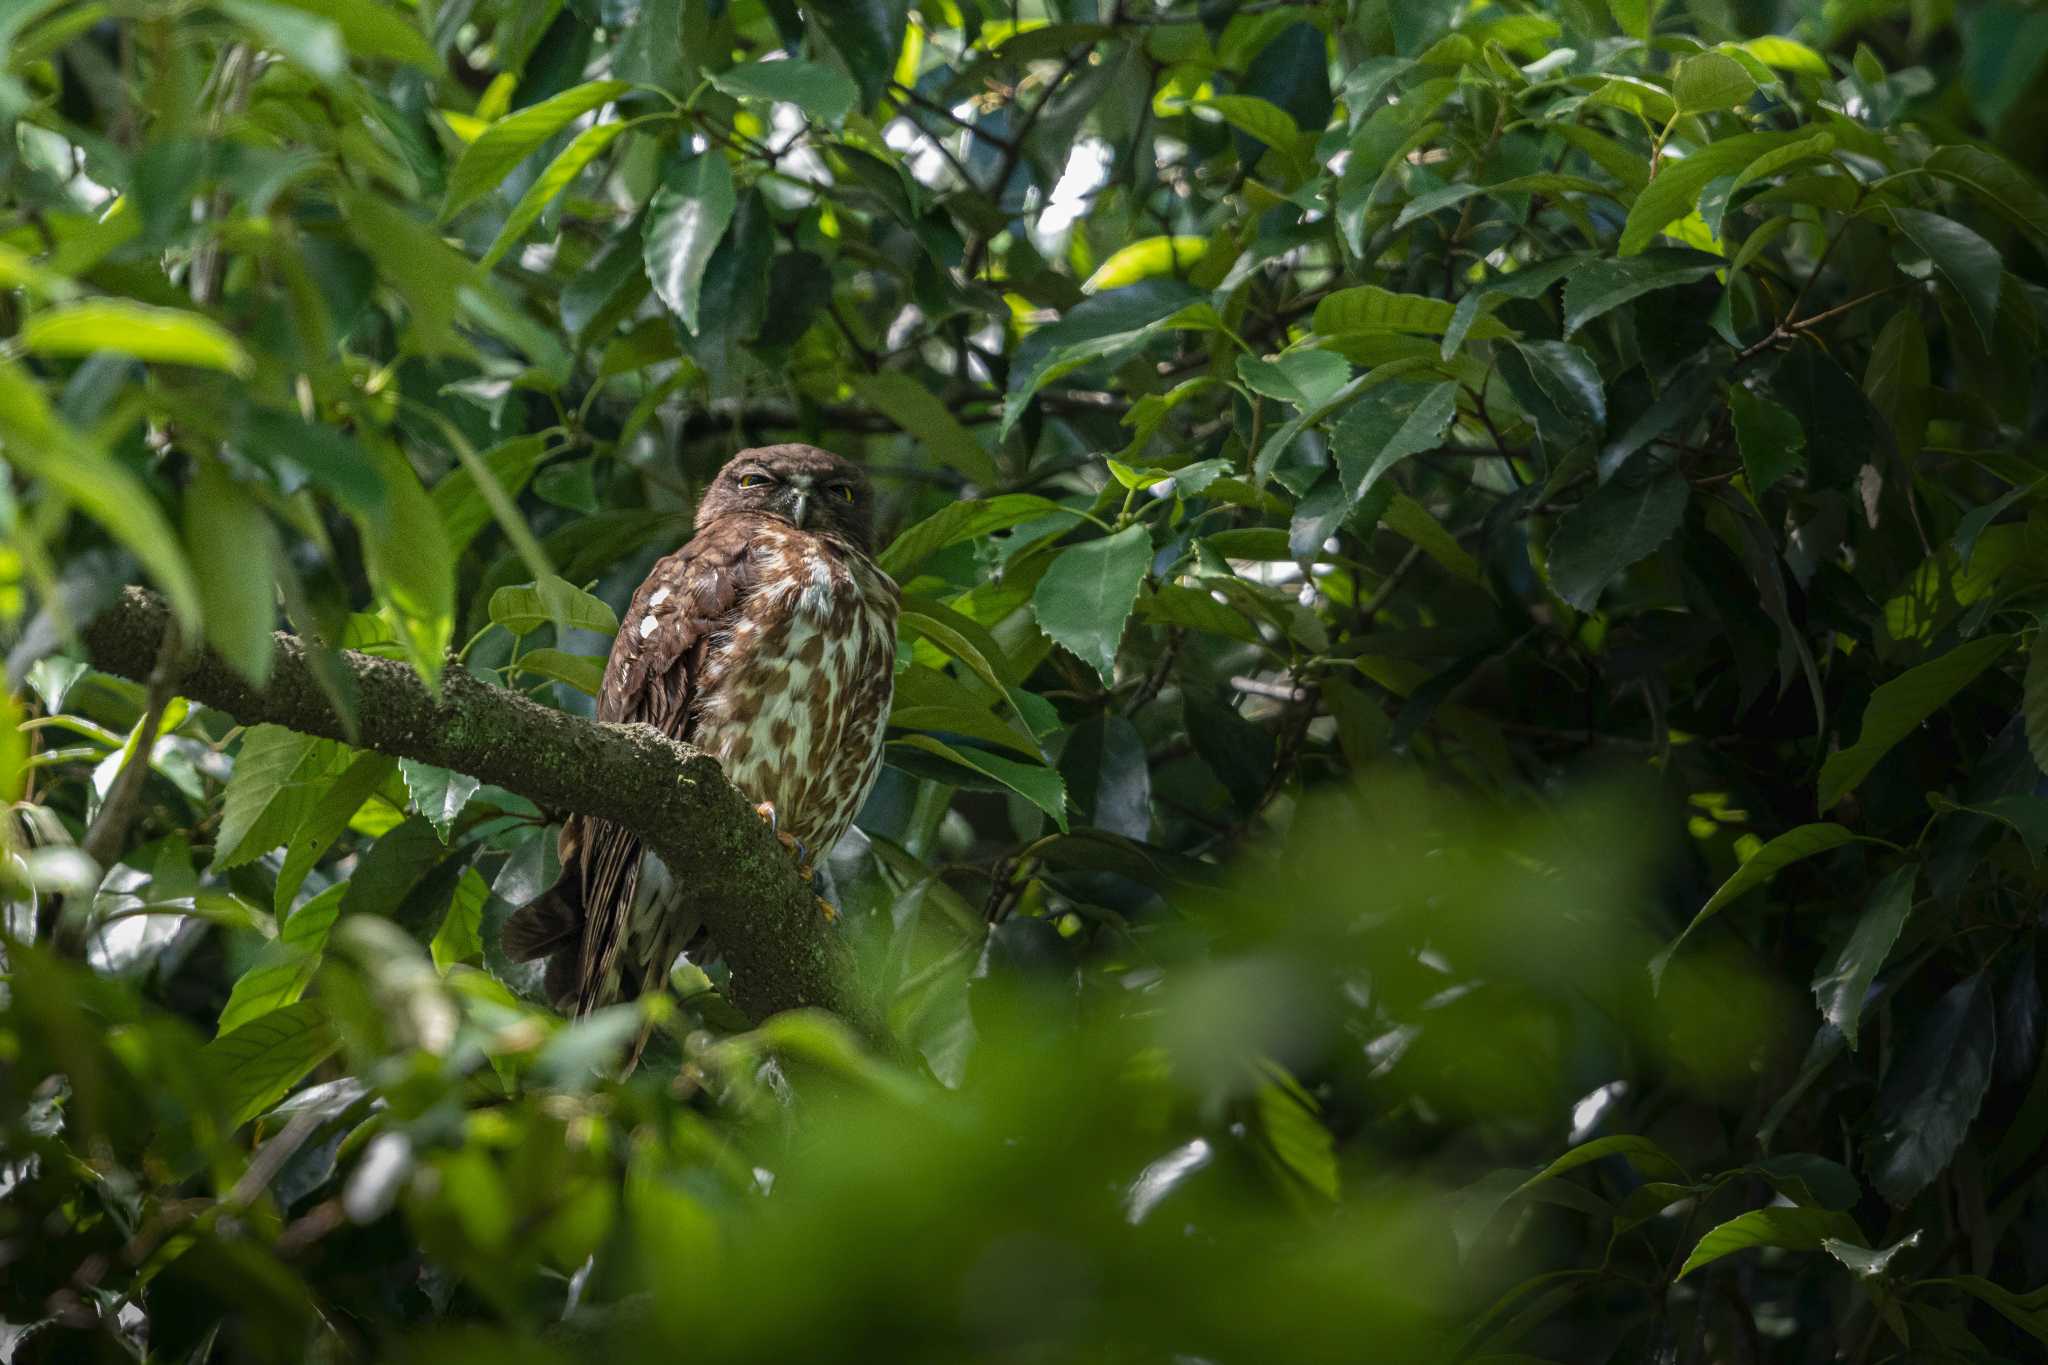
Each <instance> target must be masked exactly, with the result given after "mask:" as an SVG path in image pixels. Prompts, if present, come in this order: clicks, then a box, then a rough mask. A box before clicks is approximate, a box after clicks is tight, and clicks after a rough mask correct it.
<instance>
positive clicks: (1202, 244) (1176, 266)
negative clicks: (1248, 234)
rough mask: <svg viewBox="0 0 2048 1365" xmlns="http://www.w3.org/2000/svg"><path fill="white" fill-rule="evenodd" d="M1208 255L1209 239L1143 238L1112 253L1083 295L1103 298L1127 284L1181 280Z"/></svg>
mask: <svg viewBox="0 0 2048 1365" xmlns="http://www.w3.org/2000/svg"><path fill="white" fill-rule="evenodd" d="M1208 254H1209V239H1208V238H1207V237H1194V236H1172V237H1140V238H1139V239H1138V240H1137V241H1135V242H1132V243H1130V244H1129V245H1128V246H1121V247H1118V248H1117V249H1116V250H1115V251H1113V252H1111V253H1110V255H1109V259H1108V260H1105V261H1104V262H1103V263H1102V264H1101V265H1099V266H1097V267H1095V273H1094V274H1092V275H1090V276H1089V277H1088V278H1087V279H1086V280H1084V281H1082V283H1081V292H1082V293H1084V294H1099V293H1101V292H1102V291H1103V290H1105V289H1121V288H1123V287H1124V286H1125V285H1127V284H1136V283H1137V282H1138V281H1140V280H1149V279H1152V278H1154V277H1155V276H1159V275H1171V276H1174V277H1176V278H1178V277H1180V276H1184V275H1186V274H1187V273H1188V272H1189V271H1190V270H1192V269H1194V267H1195V266H1196V265H1197V264H1198V263H1199V262H1200V261H1201V259H1202V258H1203V257H1204V256H1206V255H1208Z"/></svg>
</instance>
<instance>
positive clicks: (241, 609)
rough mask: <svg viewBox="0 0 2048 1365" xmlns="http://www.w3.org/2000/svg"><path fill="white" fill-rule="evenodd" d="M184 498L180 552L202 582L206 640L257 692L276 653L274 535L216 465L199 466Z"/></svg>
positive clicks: (256, 505) (213, 462) (266, 519)
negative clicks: (188, 558) (184, 551)
mask: <svg viewBox="0 0 2048 1365" xmlns="http://www.w3.org/2000/svg"><path fill="white" fill-rule="evenodd" d="M198 465H199V468H198V469H197V470H196V471H195V472H194V474H193V478H192V486H191V487H190V488H188V489H186V490H185V545H186V548H187V551H188V553H189V554H190V556H191V560H192V571H193V573H194V575H195V576H196V577H197V578H198V580H199V601H200V604H201V606H202V608H203V609H204V610H205V612H206V640H207V643H208V644H209V645H210V646H212V648H213V649H214V651H215V652H216V653H218V654H219V655H220V656H221V658H223V659H225V660H227V662H228V664H229V666H230V667H232V668H233V669H234V670H235V671H236V672H237V673H240V674H241V675H242V676H243V677H244V678H246V679H248V680H249V681H250V682H252V683H254V684H255V685H256V686H258V687H261V686H263V684H264V682H265V681H267V680H268V679H269V677H270V666H271V662H272V660H273V659H274V657H275V655H276V653H277V643H276V641H275V640H274V639H272V638H271V631H272V630H274V629H275V628H276V626H277V598H276V591H277V590H276V588H275V587H273V586H272V585H273V583H274V582H275V576H276V570H275V568H274V567H273V566H275V565H276V564H278V563H279V561H280V551H279V549H278V544H277V532H276V530H275V529H274V528H273V527H272V526H271V524H270V517H269V516H268V514H266V513H265V512H264V510H263V507H262V505H261V504H259V503H258V502H257V501H256V499H255V498H253V497H251V496H250V495H249V493H248V492H247V491H246V490H245V489H244V488H243V487H242V486H241V485H240V484H238V483H236V482H235V480H234V478H233V477H232V476H230V475H229V473H228V472H227V466H226V465H224V464H222V463H221V462H220V461H219V460H214V459H201V460H200V461H198Z"/></svg>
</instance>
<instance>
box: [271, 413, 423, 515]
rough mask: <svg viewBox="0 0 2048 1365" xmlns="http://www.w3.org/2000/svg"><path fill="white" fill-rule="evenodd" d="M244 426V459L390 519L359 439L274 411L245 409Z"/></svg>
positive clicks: (354, 508)
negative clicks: (297, 474) (279, 470)
mask: <svg viewBox="0 0 2048 1365" xmlns="http://www.w3.org/2000/svg"><path fill="white" fill-rule="evenodd" d="M238 420H239V426H238V428H237V430H236V433H235V441H234V445H235V448H236V449H237V450H238V451H240V452H241V453H242V454H244V455H246V456H248V457H249V458H250V459H252V460H255V461H257V462H258V463H260V464H263V465H266V466H269V467H271V468H278V467H280V466H283V467H286V468H289V469H290V470H292V471H294V472H303V473H304V474H305V476H306V477H307V478H309V479H311V480H312V481H313V482H314V483H315V484H317V485H318V486H319V487H321V488H323V489H325V490H326V491H327V493H328V494H329V495H330V496H331V497H333V498H334V499H335V501H337V502H339V503H340V504H341V505H342V506H343V507H344V508H346V509H347V510H348V511H350V512H353V513H355V514H356V515H357V516H366V517H368V516H382V515H383V514H384V484H383V481H382V480H380V479H379V478H378V477H377V470H376V467H375V465H374V463H373V462H372V461H371V459H370V457H369V456H368V455H366V454H364V453H363V448H362V447H361V446H360V445H358V444H357V443H356V441H355V439H354V438H353V437H351V436H349V435H347V434H346V433H344V432H339V431H336V430H334V429H333V428H332V427H327V426H321V425H317V424H315V423H312V422H308V421H306V420H304V419H303V418H301V417H300V416H299V415H298V414H297V413H288V412H277V411H274V410H272V409H269V408H254V407H252V408H247V409H244V410H243V411H242V412H241V413H240V414H239V417H238ZM444 482H445V480H444Z"/></svg>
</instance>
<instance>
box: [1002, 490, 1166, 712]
mask: <svg viewBox="0 0 2048 1365" xmlns="http://www.w3.org/2000/svg"><path fill="white" fill-rule="evenodd" d="M1151 565H1152V533H1151V532H1150V531H1148V530H1147V529H1146V528H1145V527H1143V526H1127V527H1125V528H1124V529H1123V530H1121V531H1118V532H1117V533H1116V534H1115V535H1112V536H1104V537H1103V538H1102V539H1100V540H1089V541H1083V542H1082V543H1081V544H1079V545H1070V546H1068V547H1066V548H1065V549H1063V550H1061V551H1060V552H1059V555H1058V557H1057V558H1055V559H1054V560H1053V562H1052V567H1051V568H1049V569H1047V570H1046V571H1045V577H1043V578H1041V579H1039V580H1038V588H1037V590H1036V591H1035V592H1033V593H1032V595H1031V610H1032V612H1033V614H1034V615H1035V616H1037V618H1038V625H1039V628H1040V629H1041V630H1043V631H1044V632H1045V633H1046V634H1047V635H1048V636H1050V637H1051V639H1052V640H1053V642H1054V643H1055V644H1058V645H1060V646H1061V647H1063V648H1065V649H1066V650H1067V651H1068V652H1069V653H1071V654H1073V655H1074V656H1075V657H1076V658H1078V659H1080V660H1081V661H1082V662H1083V663H1085V664H1087V665H1089V666H1090V667H1091V668H1093V669H1094V670H1095V671H1096V672H1097V673H1098V674H1100V675H1101V676H1102V681H1103V684H1104V685H1105V686H1107V685H1110V684H1112V683H1114V682H1115V681H1116V678H1115V674H1116V653H1117V645H1118V643H1119V642H1120V641H1121V640H1122V639H1123V634H1124V623H1125V622H1126V621H1127V620H1129V619H1130V615H1131V606H1132V604H1133V603H1135V602H1136V601H1137V600H1138V585H1139V584H1140V583H1142V582H1144V580H1145V571H1146V570H1147V569H1149V568H1150V567H1151Z"/></svg>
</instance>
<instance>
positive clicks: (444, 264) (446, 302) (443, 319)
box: [335, 192, 474, 436]
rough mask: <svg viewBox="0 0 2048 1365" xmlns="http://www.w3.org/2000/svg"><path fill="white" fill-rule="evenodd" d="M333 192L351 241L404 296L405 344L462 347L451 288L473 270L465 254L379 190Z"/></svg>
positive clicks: (431, 352)
mask: <svg viewBox="0 0 2048 1365" xmlns="http://www.w3.org/2000/svg"><path fill="white" fill-rule="evenodd" d="M335 198H336V201H337V202H338V203H339V204H340V205H341V206H342V212H343V214H344V215H346V217H347V219H348V225H349V230H350V235H351V236H353V237H354V239H355V241H356V244H357V245H358V246H360V247H362V249H363V250H364V251H365V252H367V253H368V254H369V255H370V257H371V259H373V260H374V261H375V262H376V263H377V271H378V273H379V274H380V275H381V276H383V278H384V279H385V281H387V282H388V283H389V284H390V285H391V286H392V288H393V290H394V291H395V292H396V293H397V294H398V296H399V297H400V298H401V299H403V300H404V302H405V307H406V311H407V313H408V314H410V316H411V319H412V325H411V327H410V329H409V330H408V332H407V334H406V338H405V345H406V348H407V349H408V350H411V351H414V352H416V353H418V354H420V355H424V356H440V355H447V354H449V353H451V352H457V351H460V350H462V349H463V343H462V342H461V341H460V339H458V338H457V337H456V335H455V330H454V328H455V304H456V293H457V291H458V290H459V289H460V288H461V287H462V286H463V284H464V282H465V281H467V280H468V279H469V278H470V277H471V276H472V274H473V273H474V272H473V270H472V267H471V264H470V262H469V260H468V259H467V258H466V257H464V256H463V255H462V253H461V252H459V251H457V250H455V249H454V248H453V247H451V246H449V245H448V244H447V243H446V242H444V241H442V240H441V238H440V237H439V235H437V234H436V233H434V232H431V231H429V230H428V229H427V228H426V227H424V226H423V225H422V224H420V223H419V222H418V221H416V220H415V219H414V218H413V217H412V215H411V214H409V213H407V212H406V211H405V210H404V209H402V208H400V207H399V206H398V205H396V204H393V203H390V202H388V201H386V200H385V199H384V198H383V197H382V196H381V195H375V194H369V193H364V192H337V194H336V195H335ZM358 435H359V436H360V433H358Z"/></svg>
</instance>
